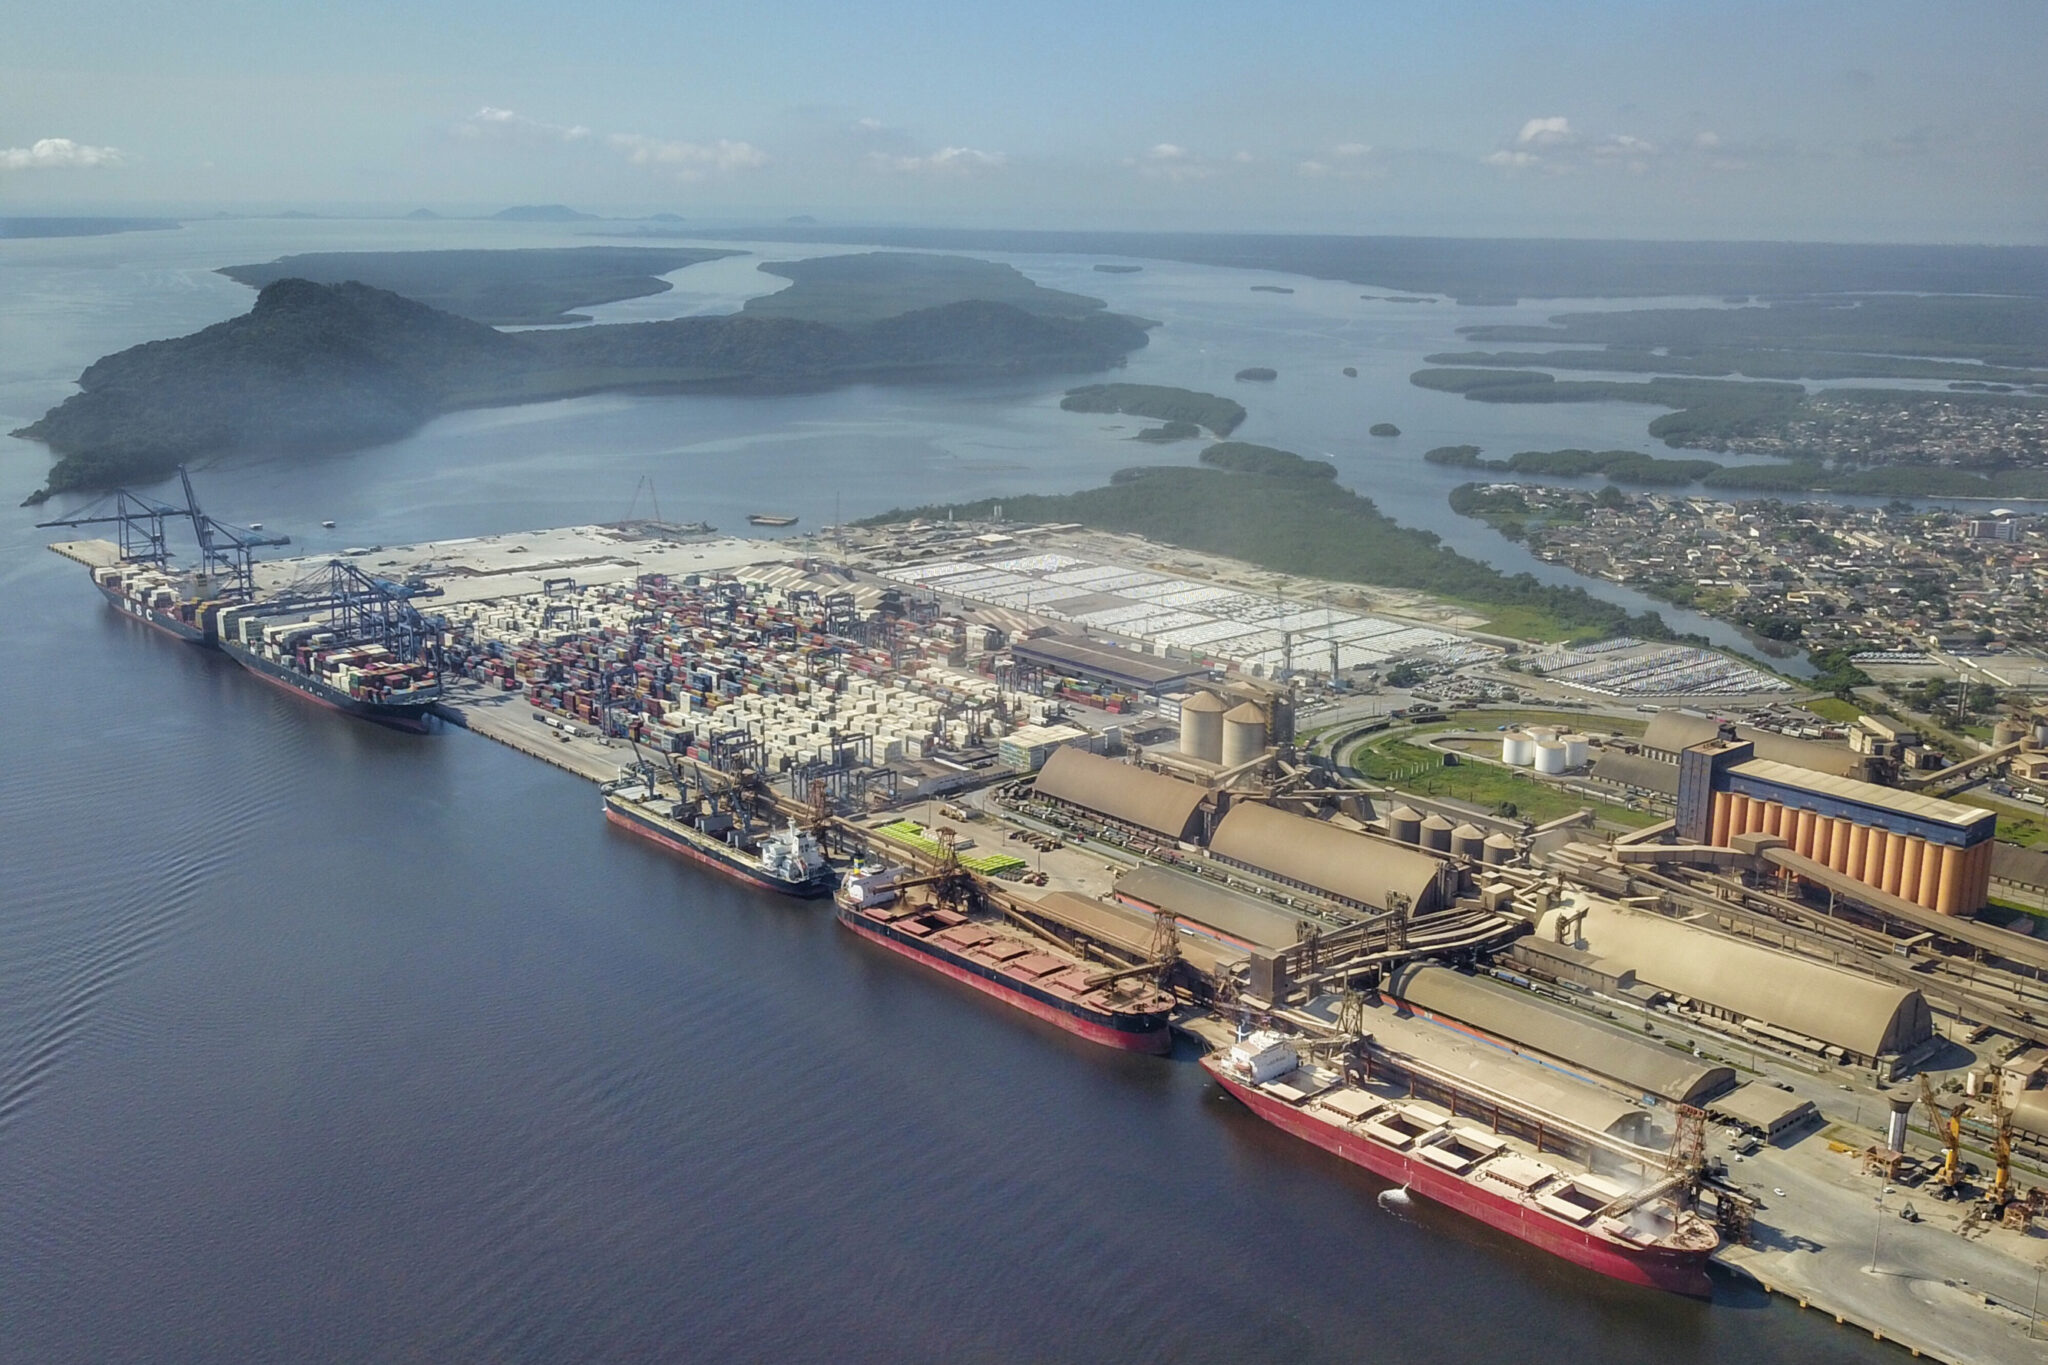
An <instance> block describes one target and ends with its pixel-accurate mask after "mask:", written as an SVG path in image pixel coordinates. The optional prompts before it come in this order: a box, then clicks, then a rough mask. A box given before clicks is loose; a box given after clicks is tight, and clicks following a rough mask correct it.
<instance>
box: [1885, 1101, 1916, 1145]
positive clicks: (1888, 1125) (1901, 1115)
mask: <svg viewBox="0 0 2048 1365" xmlns="http://www.w3.org/2000/svg"><path fill="white" fill-rule="evenodd" d="M1886 1099H1888V1100H1889V1101H1890V1104H1891V1113H1890V1114H1888V1115H1886V1117H1885V1125H1884V1145H1885V1146H1887V1147H1889V1148H1891V1149H1892V1150H1893V1151H1894V1152H1903V1151H1905V1150H1906V1124H1907V1121H1908V1120H1909V1119H1911V1118H1912V1116H1913V1097H1912V1096H1911V1095H1888V1096H1886Z"/></svg>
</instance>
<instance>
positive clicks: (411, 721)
mask: <svg viewBox="0 0 2048 1365" xmlns="http://www.w3.org/2000/svg"><path fill="white" fill-rule="evenodd" d="M215 622H216V637H217V639H218V642H219V645H220V648H221V649H222V651H224V652H225V653H226V654H227V656H228V657H229V658H231V659H233V660H234V661H235V662H236V663H238V664H240V665H241V666H242V667H244V668H246V669H248V670H249V671H250V672H251V673H254V674H255V675H256V676H257V677H259V678H261V679H263V680H264V681H265V682H268V683H271V684H273V685H275V686H277V687H281V688H283V689H285V690H286V691H288V692H291V693H294V694H296V695H298V696H301V697H304V698H306V699H307V700H308V701H313V702H317V703H318V704H320V705H322V706H326V707H330V708H332V709H333V710H336V711H340V712H343V713H344V714H346V715H351V716H360V717H361V718H363V719H364V720H369V721H375V722H376V723H378V724H380V725H388V726H391V727H393V728H395V729H400V730H411V731H424V730H425V729H426V728H427V716H428V714H429V713H430V712H431V711H432V709H433V706H434V703H435V702H437V701H439V700H440V699H441V675H440V673H439V671H438V670H436V669H435V668H434V666H433V665H432V664H430V663H428V662H426V661H424V660H411V661H408V660H403V659H400V658H398V657H397V656H395V655H394V654H393V653H392V652H391V650H390V649H389V648H387V647H386V646H384V645H381V644H365V643H361V642H351V641H346V640H343V639H341V638H340V637H339V636H338V635H336V633H335V632H334V630H333V629H332V628H331V627H330V626H328V625H326V624H324V623H322V622H318V621H279V620H277V619H276V618H275V617H272V616H265V615H261V614H259V613H256V612H254V611H250V612H246V613H241V612H236V611H234V610H226V611H222V612H220V613H219V614H218V615H217V616H216V617H215Z"/></svg>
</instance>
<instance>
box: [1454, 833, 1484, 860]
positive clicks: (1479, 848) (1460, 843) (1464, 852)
mask: <svg viewBox="0 0 2048 1365" xmlns="http://www.w3.org/2000/svg"><path fill="white" fill-rule="evenodd" d="M1485 853H1486V831H1485V830H1483V829H1481V828H1479V826H1477V825H1474V824H1463V825H1460V826H1458V827H1457V828H1456V829H1454V830H1452V831H1451V854H1452V856H1454V857H1458V858H1470V859H1471V860H1472V861H1474V862H1478V861H1479V860H1480V859H1481V858H1482V857H1484V856H1485Z"/></svg>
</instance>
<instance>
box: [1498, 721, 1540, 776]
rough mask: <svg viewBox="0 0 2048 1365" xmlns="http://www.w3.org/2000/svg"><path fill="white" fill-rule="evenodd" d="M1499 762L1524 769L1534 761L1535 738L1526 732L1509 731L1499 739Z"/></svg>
mask: <svg viewBox="0 0 2048 1365" xmlns="http://www.w3.org/2000/svg"><path fill="white" fill-rule="evenodd" d="M1500 761H1501V762H1503V763H1508V764H1512V765H1514V766H1515V767H1517V768H1526V767H1528V766H1529V765H1530V764H1531V763H1534V762H1535V761H1536V738H1535V736H1533V735H1531V734H1530V733H1529V732H1528V731H1526V730H1510V731H1508V732H1507V733H1506V734H1504V735H1502V736H1501V737H1500Z"/></svg>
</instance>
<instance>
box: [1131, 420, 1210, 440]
mask: <svg viewBox="0 0 2048 1365" xmlns="http://www.w3.org/2000/svg"><path fill="white" fill-rule="evenodd" d="M1201 434H1202V429H1201V428H1200V427H1198V426H1196V425H1195V424H1194V423H1193V422H1166V423H1162V424H1161V425H1159V426H1156V427H1146V428H1145V429H1144V430H1143V431H1141V432H1139V433H1138V434H1137V435H1136V436H1133V437H1132V438H1131V439H1132V440H1133V441H1149V442H1151V443H1152V444H1154V445H1169V444H1171V443H1172V442H1174V441H1192V440H1194V439H1195V438H1196V437H1198V436H1200V435H1201Z"/></svg>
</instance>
